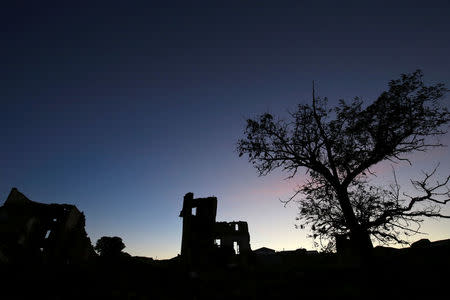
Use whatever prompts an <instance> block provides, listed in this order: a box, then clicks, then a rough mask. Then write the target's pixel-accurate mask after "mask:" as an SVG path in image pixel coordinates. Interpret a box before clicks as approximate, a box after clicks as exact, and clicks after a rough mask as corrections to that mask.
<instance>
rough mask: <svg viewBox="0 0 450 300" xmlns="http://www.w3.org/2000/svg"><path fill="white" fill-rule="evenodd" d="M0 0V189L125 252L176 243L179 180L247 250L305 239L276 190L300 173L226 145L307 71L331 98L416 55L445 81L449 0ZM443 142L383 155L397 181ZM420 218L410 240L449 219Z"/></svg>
mask: <svg viewBox="0 0 450 300" xmlns="http://www.w3.org/2000/svg"><path fill="white" fill-rule="evenodd" d="M4 2H6V3H2V4H0V23H1V29H0V30H1V36H2V38H1V41H2V46H1V47H0V53H1V55H0V62H1V72H0V74H1V77H0V85H1V88H0V101H1V109H0V138H1V141H2V146H1V147H0V166H1V168H0V200H1V201H0V203H2V202H3V201H4V200H6V197H7V195H8V193H9V191H10V189H11V188H12V187H17V188H18V189H19V190H20V191H21V192H23V193H24V194H25V195H26V196H28V197H29V198H30V199H32V200H34V201H38V202H44V203H70V204H75V205H76V206H77V207H78V208H79V209H80V210H82V211H84V213H85V215H86V218H87V226H86V229H87V232H88V235H89V236H90V238H91V240H92V242H93V243H95V242H96V240H97V239H98V238H100V237H101V236H104V235H108V236H111V235H116V236H120V237H122V239H123V240H124V242H125V244H126V246H127V248H126V249H125V251H127V252H129V253H130V254H133V255H143V256H150V257H157V258H170V257H173V256H175V255H177V253H179V252H180V245H181V219H180V218H178V213H179V211H180V210H181V206H182V198H183V195H184V194H185V193H187V192H193V193H194V196H195V197H207V196H216V197H218V201H219V202H218V215H217V219H218V220H220V221H232V220H245V221H248V223H249V230H250V237H251V241H250V242H251V246H252V248H253V249H256V248H259V247H263V246H266V247H270V248H274V249H277V250H281V249H283V248H285V249H296V248H299V247H303V248H308V249H312V248H313V246H312V242H311V240H310V239H308V238H306V235H307V234H308V231H306V230H298V229H295V228H294V224H295V216H296V214H297V212H296V206H295V204H291V205H288V206H287V207H283V205H282V204H281V203H280V201H279V199H280V198H281V199H286V198H287V197H288V196H289V195H291V193H292V191H293V188H294V187H295V185H296V184H297V183H300V182H301V181H302V180H303V175H302V174H299V175H298V176H297V177H296V178H295V179H294V180H291V181H286V180H283V178H284V177H285V175H284V176H283V174H280V173H274V174H272V175H269V176H266V177H258V176H257V173H256V171H255V170H254V169H253V168H252V167H251V165H250V164H249V163H248V162H247V160H246V159H245V158H239V157H238V155H237V153H236V152H235V144H236V141H237V139H239V138H240V137H241V136H242V132H243V129H244V126H245V120H246V118H248V117H254V116H256V115H258V114H260V113H263V112H266V111H268V112H271V113H274V114H277V115H280V116H283V115H286V112H287V110H288V109H291V110H292V109H295V106H296V104H298V103H300V102H309V101H310V99H311V81H312V80H315V81H316V86H317V87H318V94H319V96H327V97H328V98H329V100H330V103H331V104H333V103H336V101H337V100H338V99H342V98H345V99H348V100H349V99H351V98H353V97H354V96H361V97H362V98H363V99H366V100H367V101H368V102H371V101H373V100H374V99H376V97H377V96H378V95H379V94H380V92H382V91H383V90H385V89H386V88H387V83H388V81H389V80H390V79H395V78H397V77H398V76H399V74H401V73H406V72H412V71H414V70H415V69H417V68H420V69H422V70H423V72H424V74H425V80H426V82H427V83H436V82H439V81H440V82H444V83H446V84H447V85H449V84H450V80H449V79H450V58H449V53H450V39H449V36H450V21H449V18H448V16H449V15H448V12H449V11H450V4H449V2H448V1H379V0H378V1H103V2H100V1H86V2H84V1H70V2H71V4H68V3H65V4H62V2H69V1H51V2H50V1H4ZM447 100H448V96H447ZM443 140H444V142H445V143H446V144H450V137H449V136H448V135H447V136H446V137H444V138H443ZM449 154H450V151H449V150H448V148H445V149H439V150H436V151H432V152H428V153H425V154H420V155H411V156H410V158H411V159H412V160H413V161H415V164H414V166H413V167H408V166H405V165H396V166H395V168H396V170H397V172H398V174H397V175H398V176H399V178H400V180H401V182H402V184H403V183H404V186H405V189H407V186H408V185H407V181H408V179H409V178H411V177H413V178H418V176H415V174H418V175H419V172H420V170H421V169H425V170H429V169H430V168H432V167H433V166H434V164H435V163H436V162H437V161H440V162H441V166H440V170H441V173H442V174H444V175H445V174H446V172H448V170H450V159H449V156H450V155H449ZM377 170H378V174H379V176H378V177H377V179H376V180H377V181H379V182H388V181H389V180H392V174H391V167H390V165H386V164H385V165H381V166H378V167H377ZM402 186H403V185H402ZM447 211H448V212H449V213H450V210H449V209H447ZM422 229H423V230H424V231H426V232H428V233H429V235H428V236H416V237H414V238H413V239H412V240H415V239H419V238H422V237H426V238H429V239H431V240H435V239H442V238H450V221H440V222H435V221H433V222H427V223H426V224H425V225H424V226H423V228H422Z"/></svg>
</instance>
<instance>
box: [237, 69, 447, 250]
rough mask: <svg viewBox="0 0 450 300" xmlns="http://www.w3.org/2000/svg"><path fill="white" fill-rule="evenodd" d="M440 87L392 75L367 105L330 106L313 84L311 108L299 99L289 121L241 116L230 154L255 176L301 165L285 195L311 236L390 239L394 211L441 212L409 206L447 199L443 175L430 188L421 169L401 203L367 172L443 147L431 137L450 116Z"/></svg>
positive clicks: (417, 76)
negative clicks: (297, 181)
mask: <svg viewBox="0 0 450 300" xmlns="http://www.w3.org/2000/svg"><path fill="white" fill-rule="evenodd" d="M446 92H447V89H446V88H445V86H444V84H442V83H438V84H435V85H429V86H427V85H425V84H424V82H423V74H422V72H421V71H420V70H417V71H415V72H413V73H411V74H402V75H401V76H400V78H399V79H396V80H391V81H390V82H389V89H388V90H387V91H385V92H383V93H382V94H381V95H380V96H379V97H378V98H377V99H376V100H375V101H374V102H373V103H371V104H370V105H367V106H364V102H363V101H362V99H360V98H355V99H353V101H350V102H347V101H345V100H340V101H339V103H338V105H337V106H335V107H332V108H329V107H328V105H327V104H328V101H327V98H323V99H321V98H317V97H315V95H314V88H313V97H312V103H311V105H309V104H299V105H298V109H297V110H296V111H295V112H293V113H291V114H290V119H289V120H282V119H279V120H276V119H275V118H274V117H273V116H272V115H271V114H268V113H265V114H262V115H260V116H259V117H258V118H256V119H249V120H247V126H246V129H245V132H244V134H245V137H244V138H242V139H240V140H239V141H238V144H237V151H238V153H239V155H240V156H242V155H247V156H248V159H249V162H251V163H252V164H253V165H254V167H255V168H256V169H257V170H258V173H259V175H267V174H269V173H270V172H272V171H273V170H275V169H277V168H281V169H282V170H283V171H286V172H287V173H288V174H289V178H293V177H294V176H295V175H296V174H297V172H298V170H299V169H301V168H305V169H306V170H307V174H309V178H310V181H309V182H308V183H307V184H305V185H303V186H302V187H301V188H299V189H298V191H297V192H296V193H295V194H294V195H293V196H292V197H291V198H290V200H292V199H294V198H295V197H297V196H298V195H299V194H304V195H305V197H303V198H302V199H300V200H299V202H300V205H301V210H300V217H301V218H303V219H306V221H309V224H311V223H312V225H313V228H312V229H313V231H314V230H316V231H317V232H316V234H319V235H320V234H322V235H328V236H329V235H330V234H335V233H348V234H349V236H350V238H351V240H352V241H354V242H355V245H358V247H359V248H361V249H367V248H371V247H372V242H371V240H370V238H369V236H370V235H371V234H372V235H374V234H377V233H380V232H382V234H381V235H380V234H378V237H382V236H383V237H384V239H385V241H386V239H387V240H390V239H396V237H397V236H398V235H397V234H395V230H392V229H393V228H389V226H388V225H389V224H390V223H389V222H390V221H392V220H393V219H392V218H395V216H403V217H405V216H409V217H410V218H412V217H419V216H442V215H440V213H439V210H436V209H434V210H433V211H432V212H430V206H428V208H427V209H422V210H419V211H418V212H417V213H413V211H414V208H416V207H417V206H416V204H417V203H419V202H420V203H421V204H423V203H424V202H425V201H428V203H430V202H431V203H432V204H431V206H433V205H435V204H445V203H447V201H448V198H450V194H449V193H448V188H447V190H445V188H446V184H447V183H448V180H449V179H448V178H447V180H444V181H443V182H440V183H438V184H435V185H433V186H430V182H429V181H430V176H431V175H433V174H434V172H432V173H430V174H425V179H424V180H422V181H415V183H416V187H418V188H419V189H422V191H423V192H424V193H425V194H424V195H423V196H422V197H411V198H410V200H411V201H410V202H409V203H406V202H405V201H404V200H402V199H400V194H395V193H393V194H390V193H391V192H392V191H387V189H385V188H375V187H372V186H369V185H368V183H367V176H368V174H370V173H371V167H373V166H374V165H375V164H377V163H379V162H381V161H385V160H393V161H399V160H404V161H408V162H409V163H411V161H410V160H409V159H408V157H407V154H410V153H413V152H416V151H426V150H428V149H430V148H433V147H439V146H442V144H441V142H440V141H439V139H432V137H439V136H441V135H443V134H445V133H446V129H447V128H446V125H448V123H449V121H450V114H449V112H448V109H447V107H446V106H445V105H444V103H443V101H444V96H445V93H446ZM443 189H444V190H443ZM436 194H439V195H436ZM436 196H439V197H440V198H439V199H436ZM392 197H394V198H392ZM395 197H396V199H395ZM388 199H390V200H388ZM393 199H395V201H394V200H393ZM374 207H377V209H376V210H374ZM368 215H369V216H368ZM308 218H309V219H308ZM307 223H308V222H307ZM380 226H381V227H380ZM383 226H386V228H385V229H384V230H373V229H374V228H378V229H379V228H382V227H383ZM382 240H383V238H382Z"/></svg>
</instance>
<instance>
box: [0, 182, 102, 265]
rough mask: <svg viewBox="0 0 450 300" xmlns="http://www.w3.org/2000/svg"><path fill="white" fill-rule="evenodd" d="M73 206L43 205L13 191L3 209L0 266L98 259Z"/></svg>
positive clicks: (77, 211) (79, 216)
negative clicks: (94, 257) (1, 264)
mask: <svg viewBox="0 0 450 300" xmlns="http://www.w3.org/2000/svg"><path fill="white" fill-rule="evenodd" d="M84 226H85V217H84V214H83V213H82V212H80V211H79V210H78V209H77V208H76V207H75V206H74V205H68V204H44V203H37V202H34V201H31V200H30V199H28V198H27V197H26V196H25V195H23V194H22V193H20V192H19V191H18V190H17V189H16V188H13V189H12V190H11V192H10V194H9V196H8V198H7V199H6V201H5V203H4V204H3V206H1V207H0V263H63V264H68V263H69V264H70V263H80V262H85V261H87V260H88V259H89V258H91V257H93V256H95V255H96V254H95V252H94V249H93V247H92V244H91V241H90V239H89V238H88V236H87V234H86V231H85V229H84Z"/></svg>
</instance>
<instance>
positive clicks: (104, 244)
mask: <svg viewBox="0 0 450 300" xmlns="http://www.w3.org/2000/svg"><path fill="white" fill-rule="evenodd" d="M124 248H125V244H124V243H123V241H122V239H121V238H120V237H118V236H113V237H109V236H103V237H101V238H100V239H99V240H98V241H97V243H96V244H95V247H94V249H95V250H96V251H97V252H98V253H99V254H100V256H104V257H114V256H119V255H121V254H123V252H122V250H123V249H124Z"/></svg>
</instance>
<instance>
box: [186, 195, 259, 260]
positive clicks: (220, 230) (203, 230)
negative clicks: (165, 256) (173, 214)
mask: <svg viewBox="0 0 450 300" xmlns="http://www.w3.org/2000/svg"><path fill="white" fill-rule="evenodd" d="M216 213H217V198H216V197H207V198H196V199H194V194H193V193H187V194H186V195H185V196H184V200H183V209H182V210H181V212H180V217H182V218H183V236H182V241H181V256H182V258H183V260H184V261H186V262H188V263H190V264H208V263H210V262H212V261H217V260H218V259H223V258H224V257H226V256H227V255H236V254H239V255H246V254H247V253H249V252H250V251H251V248H250V235H249V232H248V225H247V222H243V221H237V222H216Z"/></svg>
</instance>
